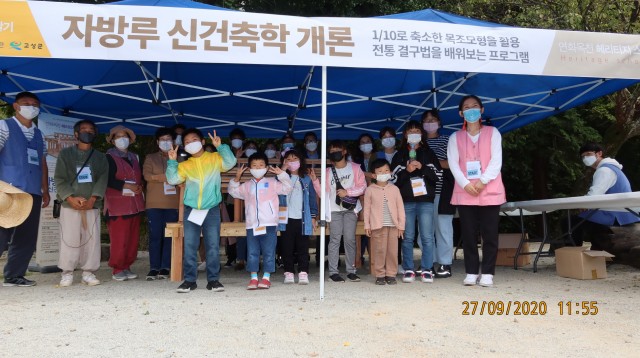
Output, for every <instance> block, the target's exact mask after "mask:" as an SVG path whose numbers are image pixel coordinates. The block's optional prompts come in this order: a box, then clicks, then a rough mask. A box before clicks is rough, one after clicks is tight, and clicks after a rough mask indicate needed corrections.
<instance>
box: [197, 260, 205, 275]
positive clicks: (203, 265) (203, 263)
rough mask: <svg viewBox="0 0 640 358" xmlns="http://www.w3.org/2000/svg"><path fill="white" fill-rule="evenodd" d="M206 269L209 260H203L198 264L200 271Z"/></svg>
mask: <svg viewBox="0 0 640 358" xmlns="http://www.w3.org/2000/svg"><path fill="white" fill-rule="evenodd" d="M205 271H207V262H206V261H202V262H201V263H200V265H198V272H205Z"/></svg>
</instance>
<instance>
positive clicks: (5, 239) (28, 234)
mask: <svg viewBox="0 0 640 358" xmlns="http://www.w3.org/2000/svg"><path fill="white" fill-rule="evenodd" d="M31 197H32V198H33V206H32V208H31V212H30V213H29V216H28V217H27V219H26V220H25V221H24V222H23V223H22V224H20V225H18V226H17V227H14V228H10V229H5V228H0V254H2V252H4V250H5V249H6V250H8V251H9V253H8V255H7V264H6V265H5V266H4V278H5V279H9V278H15V277H20V276H24V275H25V274H26V273H27V269H28V268H29V261H31V257H33V252H34V251H36V244H37V243H38V226H39V224H40V207H41V206H42V196H40V195H33V194H31Z"/></svg>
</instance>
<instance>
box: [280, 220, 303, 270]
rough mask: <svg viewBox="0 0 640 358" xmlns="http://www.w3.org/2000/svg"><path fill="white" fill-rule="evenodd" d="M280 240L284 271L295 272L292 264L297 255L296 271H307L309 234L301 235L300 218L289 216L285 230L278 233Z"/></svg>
mask: <svg viewBox="0 0 640 358" xmlns="http://www.w3.org/2000/svg"><path fill="white" fill-rule="evenodd" d="M280 242H281V245H282V246H281V248H282V261H283V263H284V271H285V272H292V273H295V271H294V267H293V266H294V262H295V261H296V260H295V257H297V258H298V260H297V261H298V272H307V273H309V236H307V235H302V220H301V219H291V218H289V221H288V222H287V230H285V231H284V232H281V233H280ZM294 256H295V257H294Z"/></svg>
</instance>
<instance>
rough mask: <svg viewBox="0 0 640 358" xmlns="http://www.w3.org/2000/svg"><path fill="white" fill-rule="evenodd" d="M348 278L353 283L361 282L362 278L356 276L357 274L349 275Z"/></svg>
mask: <svg viewBox="0 0 640 358" xmlns="http://www.w3.org/2000/svg"><path fill="white" fill-rule="evenodd" d="M347 278H348V279H349V281H351V282H360V276H358V275H356V274H355V273H350V274H347Z"/></svg>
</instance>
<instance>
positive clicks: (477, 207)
mask: <svg viewBox="0 0 640 358" xmlns="http://www.w3.org/2000/svg"><path fill="white" fill-rule="evenodd" d="M458 110H459V114H460V117H462V118H463V119H464V125H463V126H462V130H460V131H457V132H455V133H454V134H453V135H452V136H451V137H450V138H449V145H448V147H447V154H448V155H447V156H448V158H449V166H450V169H451V173H452V174H453V176H454V178H455V181H456V185H455V187H454V189H453V195H452V198H451V204H453V205H457V206H458V214H459V215H460V231H461V234H462V242H463V248H464V266H465V271H466V273H467V276H466V277H465V279H464V281H463V284H464V285H465V286H473V285H475V284H476V283H478V284H479V285H480V286H484V287H491V286H493V275H494V273H495V266H496V257H497V255H498V223H499V222H500V205H502V204H504V203H505V202H506V196H505V190H504V185H502V176H501V174H500V169H501V168H502V136H501V135H500V132H499V131H498V130H497V129H496V128H494V127H490V126H483V125H482V121H481V116H482V113H483V112H484V107H483V106H482V101H480V98H478V97H477V96H473V95H470V96H465V97H463V98H462V100H461V101H460V104H459V105H458ZM478 232H480V235H481V237H482V270H481V271H480V272H479V270H480V258H479V255H478V248H477V242H478V241H477V238H478Z"/></svg>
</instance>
